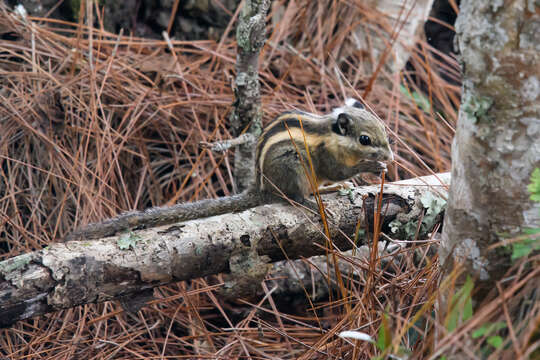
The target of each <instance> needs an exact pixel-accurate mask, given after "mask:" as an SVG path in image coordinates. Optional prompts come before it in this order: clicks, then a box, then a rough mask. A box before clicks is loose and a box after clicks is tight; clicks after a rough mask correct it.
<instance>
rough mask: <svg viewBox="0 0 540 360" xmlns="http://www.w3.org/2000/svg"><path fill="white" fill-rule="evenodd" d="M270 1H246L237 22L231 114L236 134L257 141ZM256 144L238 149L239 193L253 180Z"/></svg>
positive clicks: (235, 163) (247, 144)
mask: <svg viewBox="0 0 540 360" xmlns="http://www.w3.org/2000/svg"><path fill="white" fill-rule="evenodd" d="M269 7H270V0H246V1H245V2H244V7H243V8H242V12H241V14H240V17H239V19H238V27H237V29H236V41H237V44H238V50H237V51H238V53H237V56H236V80H235V88H234V94H235V97H236V99H235V103H234V109H233V112H232V113H231V117H230V120H231V125H232V130H233V134H234V135H235V136H240V135H241V134H242V133H243V132H244V131H247V133H248V134H252V135H253V137H252V139H257V138H258V136H259V134H260V133H261V131H262V109H261V94H260V85H259V73H258V70H259V53H260V51H261V49H262V47H263V45H264V41H265V38H266V13H267V12H268V8H269ZM254 150H255V141H250V142H246V143H245V144H242V145H240V146H238V147H237V148H236V152H235V159H234V168H235V179H236V184H237V186H238V190H239V191H243V190H244V189H246V188H247V187H248V185H249V183H250V182H251V180H252V179H253V177H254V175H255V174H253V169H254V168H255V167H254V155H255V154H254V153H255V151H254Z"/></svg>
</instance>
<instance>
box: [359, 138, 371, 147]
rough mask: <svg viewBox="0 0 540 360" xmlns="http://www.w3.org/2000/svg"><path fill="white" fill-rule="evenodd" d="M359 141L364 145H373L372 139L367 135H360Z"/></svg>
mask: <svg viewBox="0 0 540 360" xmlns="http://www.w3.org/2000/svg"><path fill="white" fill-rule="evenodd" d="M358 141H360V144H362V145H364V146H368V145H371V139H370V138H369V136H367V135H360V137H359V138H358Z"/></svg>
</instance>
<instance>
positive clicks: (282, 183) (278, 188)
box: [263, 149, 311, 201]
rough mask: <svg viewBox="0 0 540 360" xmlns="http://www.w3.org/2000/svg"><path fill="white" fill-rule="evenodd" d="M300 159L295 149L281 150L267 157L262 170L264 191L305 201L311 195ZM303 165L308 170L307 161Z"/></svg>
mask: <svg viewBox="0 0 540 360" xmlns="http://www.w3.org/2000/svg"><path fill="white" fill-rule="evenodd" d="M301 158H303V156H301V155H299V154H297V152H296V150H295V149H283V150H282V151H278V152H277V153H273V154H272V155H271V156H269V157H268V158H267V159H266V161H265V165H264V169H263V179H264V180H263V181H264V189H265V190H266V191H269V192H272V193H274V194H275V195H276V196H278V197H283V195H285V196H286V197H288V198H290V199H291V200H294V201H298V200H302V199H305V198H306V197H307V196H308V195H309V194H310V193H311V185H310V182H309V179H308V177H307V175H306V172H305V170H304V166H303V165H302V162H301V160H300V159H301ZM304 164H305V166H306V167H307V168H309V165H308V162H307V161H304Z"/></svg>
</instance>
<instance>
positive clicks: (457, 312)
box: [446, 276, 474, 332]
mask: <svg viewBox="0 0 540 360" xmlns="http://www.w3.org/2000/svg"><path fill="white" fill-rule="evenodd" d="M473 288H474V281H473V280H472V278H471V277H470V276H467V279H466V280H465V284H463V287H462V288H461V289H459V290H458V291H457V292H456V293H455V294H454V296H453V297H452V301H451V302H450V312H449V315H448V318H447V321H446V328H447V329H448V331H450V332H452V331H454V330H455V329H456V328H457V327H458V324H459V322H460V320H463V321H466V320H468V319H470V318H471V317H472V315H473V310H472V299H471V293H472V290H473Z"/></svg>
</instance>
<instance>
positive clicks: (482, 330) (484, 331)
mask: <svg viewBox="0 0 540 360" xmlns="http://www.w3.org/2000/svg"><path fill="white" fill-rule="evenodd" d="M505 328H506V323H505V322H504V321H497V322H494V323H485V324H484V325H482V326H480V327H479V328H478V329H476V330H474V331H473V333H472V338H473V339H476V338H479V337H482V336H487V335H490V334H492V333H494V332H497V331H499V330H502V329H505Z"/></svg>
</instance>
